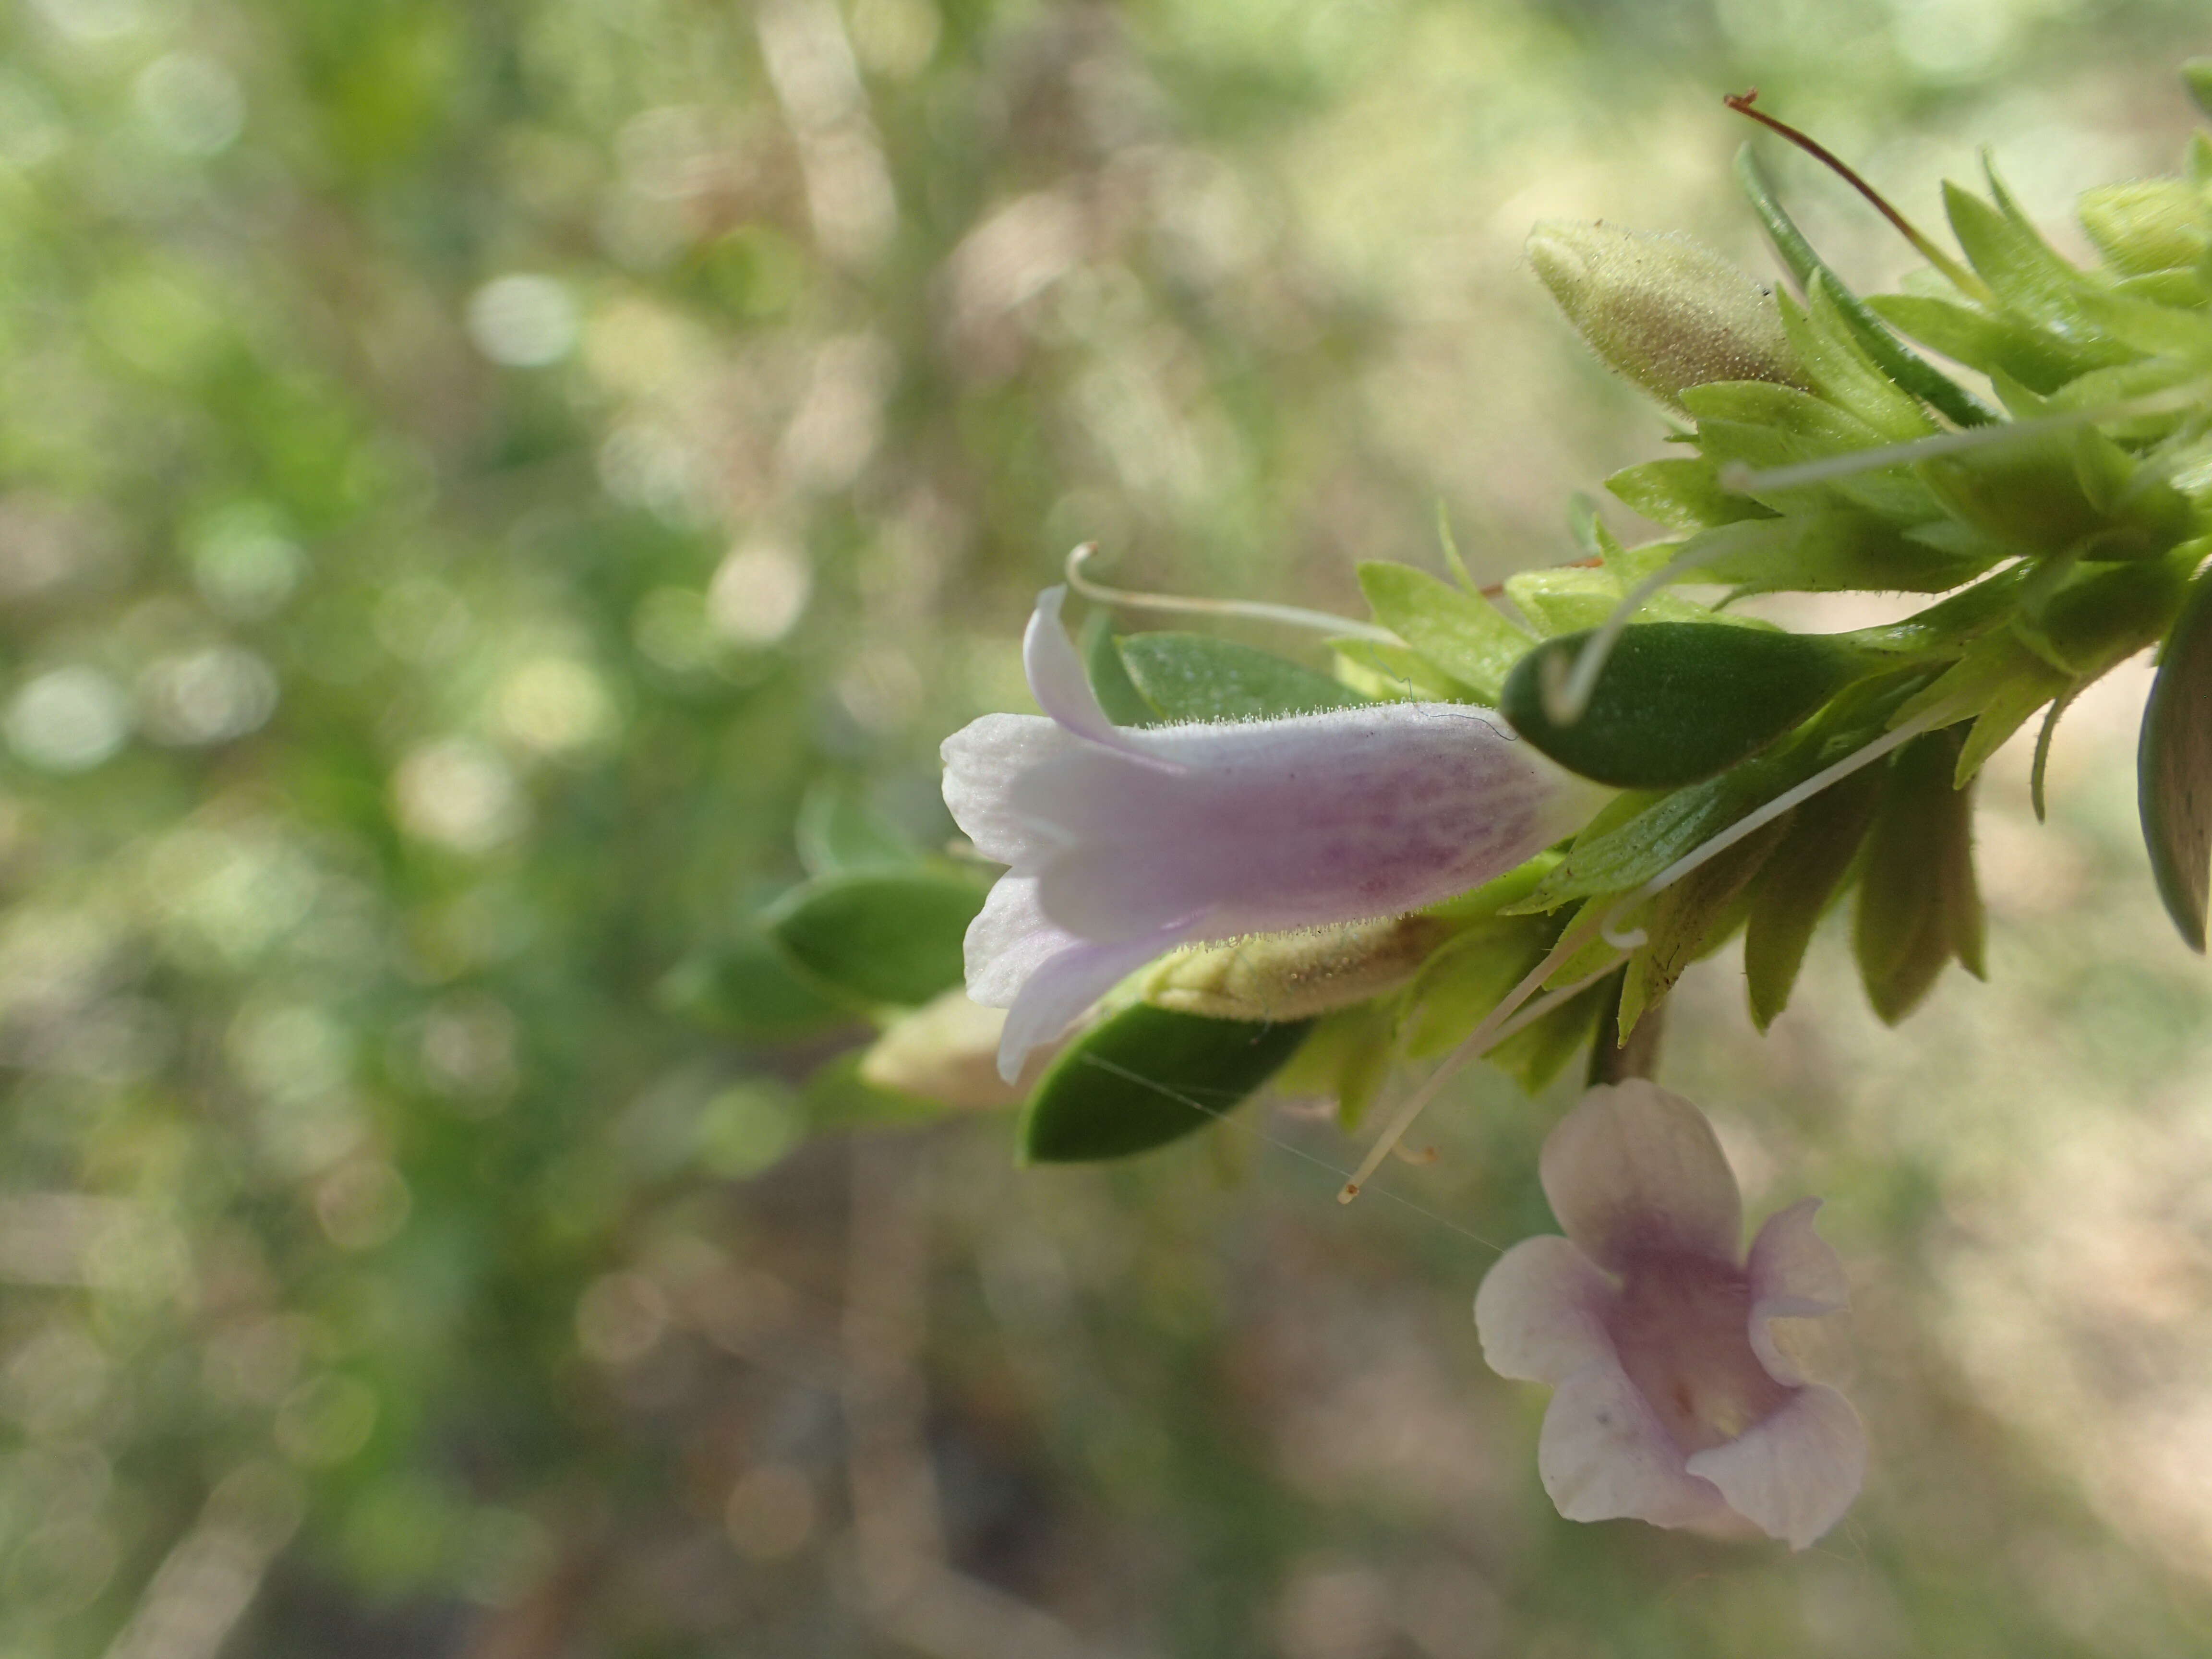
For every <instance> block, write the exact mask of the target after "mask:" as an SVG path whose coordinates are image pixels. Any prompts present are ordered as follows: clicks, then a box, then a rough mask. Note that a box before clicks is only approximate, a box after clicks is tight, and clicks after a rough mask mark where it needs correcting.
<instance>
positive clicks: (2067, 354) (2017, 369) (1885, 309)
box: [1867, 294, 2130, 392]
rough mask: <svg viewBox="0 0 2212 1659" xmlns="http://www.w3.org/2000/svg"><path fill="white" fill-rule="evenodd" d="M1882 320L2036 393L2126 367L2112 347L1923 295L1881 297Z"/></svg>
mask: <svg viewBox="0 0 2212 1659" xmlns="http://www.w3.org/2000/svg"><path fill="white" fill-rule="evenodd" d="M1867 304H1868V305H1869V307H1872V308H1873V309H1874V310H1875V312H1876V313H1878V314H1879V315H1881V317H1883V318H1885V319H1887V320H1888V321H1889V322H1891V323H1893V324H1894V325H1896V326H1897V327H1898V328H1899V329H1901V330H1903V331H1905V333H1907V334H1909V335H1911V337H1913V338H1914V339H1916V340H1918V341H1919V342H1921V343H1922V344H1923V345H1926V346H1928V347H1929V348H1930V349H1934V350H1936V351H1940V352H1942V354H1943V355H1944V356H1946V357H1949V358H1951V359H1953V360H1954V361H1955V362H1961V363H1964V364H1966V367H1967V368H1978V369H1979V370H1981V371H1982V373H1984V374H2009V375H2011V376H2012V377H2013V378H2014V379H2015V380H2018V381H2020V382H2021V385H2023V386H2029V387H2032V388H2033V389H2034V390H2035V391H2037V392H2056V391H2057V390H2058V388H2059V387H2061V386H2064V385H2065V384H2066V383H2067V382H2068V381H2069V380H2073V379H2075V377H2076V376H2077V375H2081V374H2086V373H2087V372H2088V371H2089V370H2090V369H2093V368H2105V367H2106V366H2108V365H2111V364H2112V363H2115V362H2124V361H2126V359H2127V357H2128V356H2129V355H2130V354H2128V353H2127V352H2125V351H2124V350H2118V349H2115V348H2112V347H2111V346H2110V345H2094V344H2091V343H2084V342H2076V341H2074V340H2070V339H2067V338H2063V337H2061V336H2059V335H2057V334H2055V333H2053V332H2051V331H2050V330H2049V329H2045V328H2039V327H2037V326H2036V325H2034V324H2033V323H2032V322H2030V321H2029V320H2028V319H2026V318H2024V317H2018V316H2015V315H2012V314H2011V313H1996V312H1991V311H1984V309H1983V308H1982V307H1979V306H1974V305H1967V304H1966V303H1964V302H1962V301H1957V300H1949V299H1944V298H1942V297H1940V296H1938V295H1924V294H1877V295H1875V296H1874V297H1873V298H1872V299H1870V300H1869V301H1867Z"/></svg>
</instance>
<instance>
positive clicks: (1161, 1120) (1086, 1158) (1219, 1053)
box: [1016, 1003, 1313, 1164]
mask: <svg viewBox="0 0 2212 1659" xmlns="http://www.w3.org/2000/svg"><path fill="white" fill-rule="evenodd" d="M1312 1026H1313V1022H1312V1021H1310V1020H1293V1021H1290V1022H1288V1023H1286V1024H1276V1025H1259V1024H1249V1023H1248V1022H1246V1021H1243V1020H1229V1019H1207V1018H1203V1017H1202V1016H1200V1015H1197V1014H1182V1013H1176V1012H1172V1011H1171V1010H1169V1009H1166V1008H1154V1007H1152V1006H1149V1005H1147V1004H1145V1003H1138V1004H1136V1005H1135V1006H1132V1007H1128V1008H1124V1009H1123V1010H1122V1011H1121V1012H1120V1013H1118V1014H1115V1015H1113V1016H1111V1017H1110V1018H1108V1019H1106V1020H1105V1021H1103V1023H1102V1024H1098V1025H1096V1026H1094V1027H1092V1028H1091V1030H1088V1031H1086V1032H1085V1033H1084V1034H1083V1035H1082V1036H1079V1037H1077V1038H1076V1039H1075V1041H1074V1042H1071V1043H1070V1044H1069V1045H1068V1046H1067V1048H1066V1049H1064V1050H1063V1051H1062V1052H1061V1054H1060V1057H1059V1059H1057V1060H1054V1062H1053V1064H1052V1069H1051V1070H1049V1071H1048V1072H1047V1073H1045V1074H1044V1076H1043V1078H1042V1079H1041V1080H1040V1081H1039V1082H1038V1084H1037V1086H1036V1092H1035V1093H1034V1094H1032V1095H1031V1096H1030V1100H1029V1104H1028V1105H1027V1106H1026V1107H1024V1109H1023V1111H1022V1116H1021V1121H1020V1124H1019V1125H1018V1128H1017V1130H1016V1144H1017V1146H1019V1148H1020V1151H1021V1158H1022V1160H1023V1162H1024V1163H1028V1164H1082V1163H1091V1162H1095V1161H1097V1160H1098V1159H1101V1158H1128V1157H1130V1156H1132V1155H1133V1154H1135V1153H1138V1152H1150V1151H1151V1150H1152V1148H1153V1147H1155V1146H1165V1145H1166V1144H1167V1143H1168V1142H1170V1141H1171V1140H1179V1139H1182V1137H1183V1136H1185V1135H1187V1134H1190V1133H1193V1132H1194V1131H1196V1130H1199V1129H1202V1128H1204V1127H1206V1124H1207V1123H1208V1122H1210V1121H1212V1119H1213V1118H1214V1117H1215V1116H1216V1115H1218V1114H1221V1113H1225V1112H1227V1111H1229V1110H1230V1109H1231V1108H1233V1107H1235V1106H1236V1105H1237V1104H1238V1103H1241V1102H1242V1101H1243V1100H1244V1098H1245V1097H1247V1096H1249V1095H1250V1094H1251V1093H1252V1092H1253V1091H1254V1090H1255V1089H1257V1088H1259V1086H1260V1085H1261V1084H1263V1083H1265V1082H1266V1081H1267V1079H1269V1078H1271V1077H1273V1075H1274V1074H1275V1073H1277V1072H1278V1071H1279V1070H1280V1069H1281V1068H1282V1066H1283V1064H1284V1062H1285V1061H1286V1060H1289V1059H1290V1057H1291V1054H1292V1053H1293V1052H1294V1051H1295V1050H1296V1049H1297V1046H1298V1044H1299V1043H1300V1042H1304V1039H1305V1036H1306V1033H1307V1032H1308V1031H1309V1030H1311V1029H1312Z"/></svg>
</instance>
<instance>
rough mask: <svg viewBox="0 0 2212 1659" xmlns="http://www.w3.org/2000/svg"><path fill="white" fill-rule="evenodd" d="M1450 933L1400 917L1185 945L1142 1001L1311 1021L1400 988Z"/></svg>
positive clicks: (1439, 925)
mask: <svg viewBox="0 0 2212 1659" xmlns="http://www.w3.org/2000/svg"><path fill="white" fill-rule="evenodd" d="M1450 931H1451V930H1450V928H1449V927H1448V926H1446V924H1444V923H1443V922H1441V921H1436V920H1435V919H1434V918H1432V917H1429V916H1395V917H1391V918H1389V919H1388V920H1386V921H1363V922H1355V923H1352V924H1351V925H1349V926H1346V927H1322V928H1316V929H1313V930H1311V931H1309V932H1305V933H1274V934H1269V935H1267V936H1265V937H1263V938H1260V939H1246V940H1244V941H1243V943H1241V944H1237V945H1221V946H1218V947H1216V948H1215V949H1212V950H1209V951H1184V952H1182V953H1181V954H1179V955H1176V956H1172V957H1169V958H1168V959H1167V960H1166V961H1164V962H1163V963H1160V965H1159V966H1158V968H1156V969H1153V971H1152V975H1150V977H1148V978H1147V979H1146V981H1145V1000H1146V1001H1147V1002H1151V1003H1153V1004H1155V1005H1157V1006H1159V1007H1162V1008H1172V1009H1175V1010H1176V1012H1180V1013H1186V1014H1205V1015H1207V1016H1209V1017H1211V1018H1214V1019H1253V1020H1262V1019H1264V1020H1288V1019H1308V1018H1312V1017H1313V1016H1314V1015H1316V1014H1326V1013H1329V1012H1334V1010H1336V1009H1339V1008H1348V1007H1350V1006H1352V1004H1354V1003H1358V1002H1365V1001H1366V1000H1368V999H1370V997H1377V996H1381V995H1383V994H1384V993H1385V992H1389V991H1395V990H1396V989H1397V988H1398V987H1400V986H1401V985H1403V984H1404V983H1406V981H1408V980H1410V979H1411V978H1413V975H1414V973H1415V972H1416V971H1417V970H1418V969H1419V968H1420V965H1421V964H1422V963H1424V962H1425V961H1426V960H1427V959H1428V957H1429V953H1430V952H1431V951H1434V950H1435V949H1436V948H1437V945H1440V944H1442V943H1443V940H1444V938H1445V936H1446V935H1447V934H1448V933H1449V932H1450Z"/></svg>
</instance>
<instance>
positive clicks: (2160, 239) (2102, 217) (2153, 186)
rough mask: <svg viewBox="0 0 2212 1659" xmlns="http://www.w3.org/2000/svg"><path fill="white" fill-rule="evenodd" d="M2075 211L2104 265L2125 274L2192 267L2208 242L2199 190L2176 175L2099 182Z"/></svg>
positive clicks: (2210, 227) (2210, 237)
mask: <svg viewBox="0 0 2212 1659" xmlns="http://www.w3.org/2000/svg"><path fill="white" fill-rule="evenodd" d="M2075 212H2076V213H2078V214H2079V215H2080V216H2081V228H2082V229H2084V230H2086V231H2087V232H2088V233H2089V240H2091V241H2093V242H2094V243H2095V244H2096V245H2097V252H2100V253H2101V254H2103V255H2104V256H2105V261H2106V264H2109V265H2111V266H2112V268H2113V269H2114V270H2119V271H2122V272H2124V273H2125V274H2127V275H2129V276H2148V274H2150V273H2151V272H2153V271H2160V270H2173V269H2175V268H2176V267H2183V268H2186V267H2188V266H2191V265H2194V264H2196V263H2197V261H2198V260H2199V259H2201V258H2203V257H2204V250H2205V246H2206V244H2207V242H2208V240H2212V234H2208V233H2212V225H2208V224H2207V222H2206V216H2205V204H2204V197H2203V193H2202V192H2200V191H2198V190H2197V188H2196V187H2195V186H2194V185H2189V184H2186V183H2185V182H2184V181H2182V180H2181V179H2130V180H2129V181H2127V182H2126V183H2124V184H2117V185H2098V186H2097V187H2095V188H2094V189H2093V190H2085V191H2082V192H2081V200H2080V201H2079V202H2078V203H2077V204H2075Z"/></svg>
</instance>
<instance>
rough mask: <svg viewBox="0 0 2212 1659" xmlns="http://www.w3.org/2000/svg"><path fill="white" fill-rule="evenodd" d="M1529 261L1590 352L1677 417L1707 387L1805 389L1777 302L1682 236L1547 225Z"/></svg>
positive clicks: (1531, 246)
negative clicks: (1740, 384) (1692, 389)
mask: <svg viewBox="0 0 2212 1659" xmlns="http://www.w3.org/2000/svg"><path fill="white" fill-rule="evenodd" d="M1528 259H1529V263H1530V264H1534V266H1535V267H1536V274H1537V276H1541V277H1542V278H1543V280H1544V286H1545V287H1546V288H1547V289H1551V291H1552V297H1553V299H1554V300H1557V301H1559V309H1560V310H1562V311H1564V312H1565V313H1567V320H1568V321H1569V322H1571V323H1572V324H1573V325H1575V327H1576V329H1577V331H1579V332H1580V333H1581V335H1582V337H1583V339H1585V340H1587V341H1589V344H1590V349H1592V350H1594V351H1595V352H1596V353H1597V355H1598V356H1601V357H1602V358H1603V359H1605V361H1606V362H1607V365H1608V366H1609V367H1610V368H1613V370H1614V371H1615V372H1616V373H1618V374H1621V375H1623V376H1625V377H1626V378H1627V379H1628V380H1633V381H1634V382H1635V383H1636V384H1637V385H1638V386H1642V387H1643V388H1644V390H1645V391H1646V392H1650V394H1651V395H1652V396H1653V397H1655V398H1658V399H1659V400H1660V401H1661V402H1662V403H1664V404H1668V405H1670V406H1671V407H1673V408H1674V409H1677V410H1680V409H1681V407H1682V392H1683V390H1684V389H1685V388H1686V387H1688V386H1704V385H1705V383H1706V382H1708V381H1711V380H1772V381H1776V382H1778V383H1779V384H1781V385H1783V386H1798V387H1801V388H1804V389H1807V390H1809V389H1810V387H1809V386H1808V383H1807V381H1806V379H1805V372H1804V370H1803V368H1801V367H1800V366H1799V363H1798V361H1797V353H1796V349H1795V348H1793V347H1792V346H1791V345H1790V337H1789V335H1788V334H1787V333H1786V332H1785V331H1784V329H1783V326H1782V312H1781V309H1780V307H1778V306H1777V305H1776V304H1775V302H1774V295H1772V294H1771V293H1770V292H1769V291H1768V290H1767V289H1763V288H1761V287H1760V286H1759V284H1758V283H1755V282H1753V280H1752V279H1751V278H1750V277H1749V276H1747V275H1745V274H1744V273H1743V272H1742V271H1741V270H1737V269H1736V267H1735V266H1734V265H1732V264H1729V262H1728V261H1727V260H1725V259H1723V258H1721V256H1720V255H1719V254H1717V253H1716V252H1713V251H1712V250H1711V248H1709V247H1706V246H1704V245H1702V244H1701V243H1699V242H1696V241H1692V240H1691V239H1690V238H1689V237H1686V236H1680V235H1665V236H1659V235H1652V234H1648V233H1646V232H1643V231H1635V230H1621V229H1619V228H1616V227H1614V226H1612V225H1606V224H1594V225H1584V224H1575V223H1571V222H1568V221H1565V220H1559V219H1551V220H1547V221H1545V222H1543V223H1541V224H1540V225H1538V226H1537V227H1536V228H1535V229H1534V231H1533V232H1531V233H1530V234H1529V237H1528Z"/></svg>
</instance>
